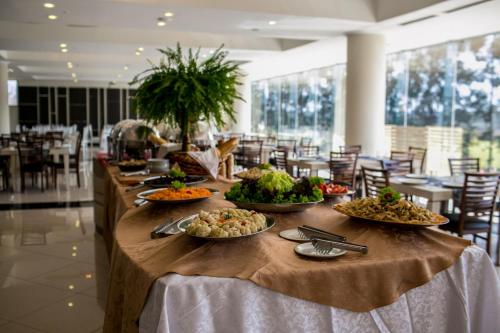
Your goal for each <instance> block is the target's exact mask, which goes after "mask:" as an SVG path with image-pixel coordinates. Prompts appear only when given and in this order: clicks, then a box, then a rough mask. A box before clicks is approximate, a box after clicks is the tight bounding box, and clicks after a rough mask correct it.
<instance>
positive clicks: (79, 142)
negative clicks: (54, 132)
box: [75, 132, 83, 161]
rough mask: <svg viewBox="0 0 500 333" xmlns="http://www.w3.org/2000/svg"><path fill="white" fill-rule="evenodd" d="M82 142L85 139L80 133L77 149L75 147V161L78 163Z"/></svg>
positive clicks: (77, 139)
mask: <svg viewBox="0 0 500 333" xmlns="http://www.w3.org/2000/svg"><path fill="white" fill-rule="evenodd" d="M82 140H83V137H82V135H81V134H80V132H78V134H77V138H76V147H75V159H76V160H77V161H79V160H80V151H81V150H82Z"/></svg>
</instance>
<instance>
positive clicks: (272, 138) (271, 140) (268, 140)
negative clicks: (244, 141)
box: [264, 135, 276, 145]
mask: <svg viewBox="0 0 500 333" xmlns="http://www.w3.org/2000/svg"><path fill="white" fill-rule="evenodd" d="M264 143H265V144H269V145H275V144H276V137H275V136H274V135H268V136H266V137H265V138H264Z"/></svg>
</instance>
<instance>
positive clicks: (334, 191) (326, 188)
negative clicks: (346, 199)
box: [319, 183, 355, 198]
mask: <svg viewBox="0 0 500 333" xmlns="http://www.w3.org/2000/svg"><path fill="white" fill-rule="evenodd" d="M319 189H320V190H321V192H323V197H325V198H335V197H343V196H345V195H352V194H354V193H355V192H354V191H353V190H350V189H349V187H347V186H343V185H340V184H332V183H329V184H324V183H323V184H320V185H319Z"/></svg>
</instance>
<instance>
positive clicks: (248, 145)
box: [234, 140, 263, 168]
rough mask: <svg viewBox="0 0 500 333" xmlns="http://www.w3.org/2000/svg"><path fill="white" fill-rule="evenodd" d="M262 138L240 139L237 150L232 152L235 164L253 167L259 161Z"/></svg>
mask: <svg viewBox="0 0 500 333" xmlns="http://www.w3.org/2000/svg"><path fill="white" fill-rule="evenodd" d="M262 143H263V141H262V140H241V141H240V146H239V148H238V150H237V151H236V152H235V153H234V159H235V162H236V164H238V165H241V166H242V167H244V168H253V167H254V166H257V165H259V164H260V163H261V156H262Z"/></svg>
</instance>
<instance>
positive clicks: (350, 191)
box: [323, 190, 356, 198]
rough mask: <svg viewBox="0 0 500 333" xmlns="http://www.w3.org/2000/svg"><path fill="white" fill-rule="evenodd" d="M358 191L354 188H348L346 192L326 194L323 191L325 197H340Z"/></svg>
mask: <svg viewBox="0 0 500 333" xmlns="http://www.w3.org/2000/svg"><path fill="white" fill-rule="evenodd" d="M354 193H356V191H354V190H347V192H345V193H330V194H325V193H323V198H338V197H345V196H346V195H353V194H354Z"/></svg>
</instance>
